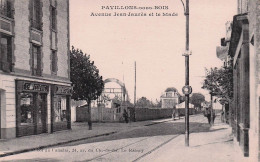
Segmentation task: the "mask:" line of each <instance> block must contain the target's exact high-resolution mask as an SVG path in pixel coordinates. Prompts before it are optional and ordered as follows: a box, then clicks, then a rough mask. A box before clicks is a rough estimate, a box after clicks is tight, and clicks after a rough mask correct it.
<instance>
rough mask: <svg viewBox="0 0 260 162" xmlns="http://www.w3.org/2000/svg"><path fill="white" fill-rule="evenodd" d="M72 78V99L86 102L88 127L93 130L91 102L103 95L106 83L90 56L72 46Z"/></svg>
mask: <svg viewBox="0 0 260 162" xmlns="http://www.w3.org/2000/svg"><path fill="white" fill-rule="evenodd" d="M70 77H71V82H72V86H73V93H72V98H73V99H75V100H85V101H86V102H87V107H88V114H89V117H88V125H89V130H91V129H92V122H91V101H92V100H96V99H97V98H98V97H99V96H100V95H101V93H102V91H103V88H104V82H103V79H102V76H100V75H99V70H98V69H97V67H96V66H95V65H94V61H91V60H90V56H89V55H87V54H84V53H83V52H82V51H81V50H79V49H75V48H74V47H73V46H72V49H71V51H70Z"/></svg>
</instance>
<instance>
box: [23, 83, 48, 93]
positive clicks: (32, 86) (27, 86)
mask: <svg viewBox="0 0 260 162" xmlns="http://www.w3.org/2000/svg"><path fill="white" fill-rule="evenodd" d="M23 89H24V90H27V91H37V92H48V91H49V86H48V85H43V84H38V83H24V85H23Z"/></svg>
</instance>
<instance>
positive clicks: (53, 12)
mask: <svg viewBox="0 0 260 162" xmlns="http://www.w3.org/2000/svg"><path fill="white" fill-rule="evenodd" d="M56 23H57V19H56V8H55V7H51V28H52V30H54V31H56V29H57V27H56V25H57V24H56Z"/></svg>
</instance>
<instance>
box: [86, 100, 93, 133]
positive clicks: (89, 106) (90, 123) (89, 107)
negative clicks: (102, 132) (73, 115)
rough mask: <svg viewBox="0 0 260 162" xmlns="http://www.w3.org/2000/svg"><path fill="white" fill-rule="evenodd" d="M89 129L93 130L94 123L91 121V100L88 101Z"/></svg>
mask: <svg viewBox="0 0 260 162" xmlns="http://www.w3.org/2000/svg"><path fill="white" fill-rule="evenodd" d="M87 102H88V115H89V116H88V129H89V130H92V121H91V100H88V101H87Z"/></svg>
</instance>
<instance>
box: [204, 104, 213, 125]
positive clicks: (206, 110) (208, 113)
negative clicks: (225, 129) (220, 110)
mask: <svg viewBox="0 0 260 162" xmlns="http://www.w3.org/2000/svg"><path fill="white" fill-rule="evenodd" d="M204 116H205V117H207V118H208V123H209V124H210V120H211V113H210V109H209V108H206V109H205V111H204Z"/></svg>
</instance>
